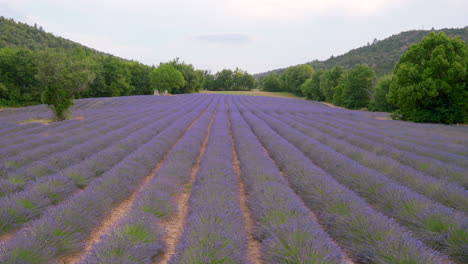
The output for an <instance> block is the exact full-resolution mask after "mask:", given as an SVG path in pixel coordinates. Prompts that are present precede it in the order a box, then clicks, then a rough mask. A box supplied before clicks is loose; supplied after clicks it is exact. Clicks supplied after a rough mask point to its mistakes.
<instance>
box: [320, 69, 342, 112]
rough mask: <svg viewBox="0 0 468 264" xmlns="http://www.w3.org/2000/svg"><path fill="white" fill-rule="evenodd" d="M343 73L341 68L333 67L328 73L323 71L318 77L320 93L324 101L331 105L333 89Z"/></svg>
mask: <svg viewBox="0 0 468 264" xmlns="http://www.w3.org/2000/svg"><path fill="white" fill-rule="evenodd" d="M344 73H345V70H344V69H343V67H334V68H333V69H331V70H329V71H325V72H324V73H323V74H322V75H321V76H320V91H321V92H322V94H323V96H324V97H325V101H327V102H329V103H331V102H333V95H334V94H335V89H336V87H337V86H338V82H339V81H340V79H341V77H342V75H343V74H344Z"/></svg>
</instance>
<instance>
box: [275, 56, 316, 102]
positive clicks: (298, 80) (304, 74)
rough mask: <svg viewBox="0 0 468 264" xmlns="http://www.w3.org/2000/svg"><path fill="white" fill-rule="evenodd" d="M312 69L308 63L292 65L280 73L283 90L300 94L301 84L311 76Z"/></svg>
mask: <svg viewBox="0 0 468 264" xmlns="http://www.w3.org/2000/svg"><path fill="white" fill-rule="evenodd" d="M313 72H314V69H312V67H311V66H310V65H308V64H302V65H297V66H292V67H289V68H287V69H286V71H285V72H284V73H283V74H282V75H281V80H282V83H283V87H284V88H283V90H284V91H286V92H291V93H294V94H297V95H299V96H302V95H303V94H302V91H301V85H302V84H303V83H304V82H305V81H306V80H307V79H309V78H310V77H311V76H312V73H313Z"/></svg>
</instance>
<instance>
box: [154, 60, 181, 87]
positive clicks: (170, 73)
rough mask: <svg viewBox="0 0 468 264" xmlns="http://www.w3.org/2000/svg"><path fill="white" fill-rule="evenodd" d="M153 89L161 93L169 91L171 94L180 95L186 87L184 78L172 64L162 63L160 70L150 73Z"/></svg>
mask: <svg viewBox="0 0 468 264" xmlns="http://www.w3.org/2000/svg"><path fill="white" fill-rule="evenodd" d="M150 81H151V85H152V87H154V88H155V89H157V90H158V91H160V92H163V91H164V90H167V91H168V92H169V93H172V94H176V93H180V91H181V90H180V88H181V87H183V86H184V85H185V80H184V76H183V75H182V73H180V72H179V71H178V70H176V68H174V66H173V65H172V64H171V63H161V64H160V65H159V67H158V68H156V69H154V70H153V71H151V73H150Z"/></svg>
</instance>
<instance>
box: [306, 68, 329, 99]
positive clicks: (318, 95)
mask: <svg viewBox="0 0 468 264" xmlns="http://www.w3.org/2000/svg"><path fill="white" fill-rule="evenodd" d="M324 72H325V71H324V70H321V69H320V70H317V71H315V72H314V73H312V77H311V78H310V79H308V80H306V81H305V83H304V84H302V85H301V91H302V93H303V94H304V95H305V96H306V98H307V99H311V100H317V101H324V100H325V96H324V95H323V94H322V91H321V90H320V77H321V76H322V74H323V73H324Z"/></svg>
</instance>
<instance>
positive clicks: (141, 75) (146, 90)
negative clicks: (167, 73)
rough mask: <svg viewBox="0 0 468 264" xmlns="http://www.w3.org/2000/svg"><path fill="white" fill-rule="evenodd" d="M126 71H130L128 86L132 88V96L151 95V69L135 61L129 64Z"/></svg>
mask: <svg viewBox="0 0 468 264" xmlns="http://www.w3.org/2000/svg"><path fill="white" fill-rule="evenodd" d="M128 69H129V71H130V76H131V78H130V85H131V86H132V87H134V88H135V89H134V91H133V92H132V94H137V95H145V94H147V95H149V94H153V90H152V89H151V83H150V72H151V67H149V66H146V65H144V64H141V63H139V62H136V61H132V62H129V64H128Z"/></svg>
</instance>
